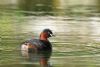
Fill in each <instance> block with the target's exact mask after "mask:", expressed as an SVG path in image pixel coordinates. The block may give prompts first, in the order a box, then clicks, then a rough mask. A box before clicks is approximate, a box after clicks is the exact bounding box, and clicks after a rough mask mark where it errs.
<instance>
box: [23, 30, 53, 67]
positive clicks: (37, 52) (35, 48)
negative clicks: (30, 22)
mask: <svg viewBox="0 0 100 67" xmlns="http://www.w3.org/2000/svg"><path fill="white" fill-rule="evenodd" d="M52 36H54V34H53V32H52V30H50V29H44V30H43V31H42V32H41V33H40V37H39V39H30V40H26V41H25V42H24V43H23V44H22V45H21V53H22V55H23V56H25V57H27V58H28V59H30V60H32V61H36V60H38V61H39V62H40V66H41V67H50V64H49V63H48V61H49V59H50V56H51V54H52V45H51V43H50V42H49V40H48V38H49V37H52Z"/></svg>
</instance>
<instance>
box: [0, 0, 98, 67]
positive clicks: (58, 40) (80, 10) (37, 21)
mask: <svg viewBox="0 0 100 67" xmlns="http://www.w3.org/2000/svg"><path fill="white" fill-rule="evenodd" d="M7 1H8V2H7ZM7 1H6V0H0V67H40V66H39V63H37V62H34V63H33V62H31V61H27V60H25V59H24V57H22V56H21V53H20V45H21V43H22V42H23V41H25V40H27V39H30V38H32V37H34V38H38V37H39V33H40V32H41V31H42V30H43V29H44V28H50V29H52V30H53V32H54V34H55V35H56V36H55V37H52V38H50V39H49V40H50V42H51V43H52V46H53V54H52V56H51V59H50V61H49V62H51V64H52V66H53V67H99V66H100V51H99V50H100V13H99V12H100V8H99V6H100V5H99V3H100V1H99V0H85V1H81V0H76V1H75V0H7Z"/></svg>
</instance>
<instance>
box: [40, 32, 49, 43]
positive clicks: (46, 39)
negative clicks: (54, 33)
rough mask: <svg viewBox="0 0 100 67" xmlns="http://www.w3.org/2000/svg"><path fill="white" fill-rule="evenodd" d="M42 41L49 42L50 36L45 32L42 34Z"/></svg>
mask: <svg viewBox="0 0 100 67" xmlns="http://www.w3.org/2000/svg"><path fill="white" fill-rule="evenodd" d="M40 40H44V41H48V34H47V33H45V32H42V33H41V34H40Z"/></svg>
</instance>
